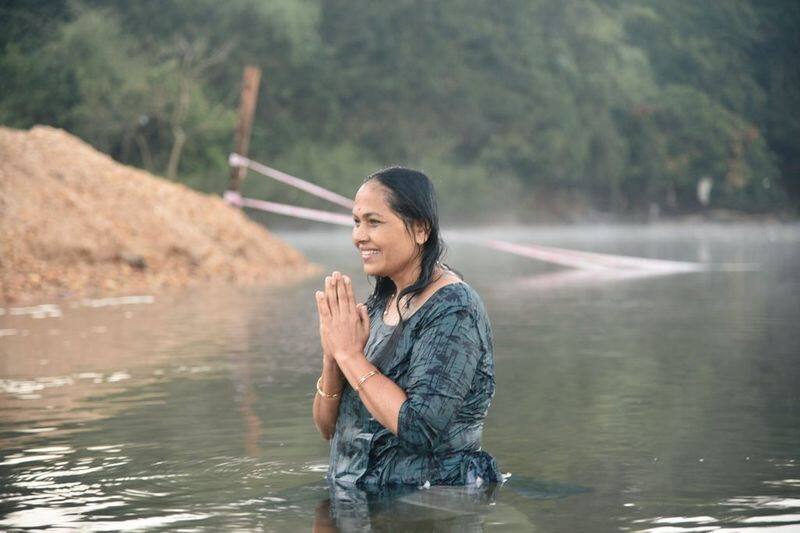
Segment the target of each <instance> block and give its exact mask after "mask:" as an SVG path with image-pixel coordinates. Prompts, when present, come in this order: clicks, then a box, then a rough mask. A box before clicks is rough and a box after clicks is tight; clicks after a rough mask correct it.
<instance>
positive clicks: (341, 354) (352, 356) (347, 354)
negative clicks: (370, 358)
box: [333, 350, 366, 366]
mask: <svg viewBox="0 0 800 533" xmlns="http://www.w3.org/2000/svg"><path fill="white" fill-rule="evenodd" d="M360 358H364V359H366V357H364V353H363V352H357V351H354V350H340V351H338V352H334V353H333V359H334V361H335V362H336V363H337V364H338V365H339V366H341V365H342V363H348V362H351V361H355V360H358V359H360Z"/></svg>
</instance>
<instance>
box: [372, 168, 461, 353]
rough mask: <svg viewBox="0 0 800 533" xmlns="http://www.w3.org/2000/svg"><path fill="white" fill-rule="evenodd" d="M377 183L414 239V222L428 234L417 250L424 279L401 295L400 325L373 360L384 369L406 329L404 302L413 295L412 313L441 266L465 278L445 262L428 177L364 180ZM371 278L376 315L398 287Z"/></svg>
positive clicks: (377, 175) (386, 172)
mask: <svg viewBox="0 0 800 533" xmlns="http://www.w3.org/2000/svg"><path fill="white" fill-rule="evenodd" d="M373 180H374V181H376V182H378V183H380V184H381V185H382V186H383V187H384V188H385V189H386V203H387V204H388V205H389V208H390V209H391V210H392V211H394V213H395V214H396V215H397V216H399V217H400V218H401V219H402V220H403V223H404V224H405V227H406V230H407V231H408V233H409V234H410V235H412V237H413V234H414V226H413V224H414V222H417V223H418V224H422V227H423V228H425V230H426V232H427V233H428V240H427V241H425V243H424V244H422V245H421V246H419V247H418V250H417V253H418V255H419V257H420V267H421V268H420V275H419V277H418V278H417V280H416V281H415V282H414V283H412V284H411V285H409V286H408V287H406V288H405V289H403V290H402V291H400V294H399V295H398V297H397V299H396V302H395V305H397V314H398V316H399V317H400V322H399V323H398V324H397V327H395V328H394V331H393V332H392V335H391V337H390V338H389V342H387V343H386V345H385V347H384V348H382V349H381V353H380V354H378V356H377V357H376V358H375V359H374V360H373V363H374V364H375V365H376V366H378V367H380V364H379V362H381V361H383V360H384V359H385V358H388V357H389V356H390V355H391V354H392V353H393V352H394V350H395V348H396V346H397V342H398V341H399V339H400V335H401V334H402V331H403V328H404V327H405V322H406V321H405V320H404V319H403V315H402V313H401V312H400V300H401V299H402V298H403V297H404V296H405V295H407V294H409V295H410V296H409V298H408V300H407V301H406V303H405V309H408V308H409V306H410V304H411V302H412V300H413V299H414V298H416V297H417V296H418V295H419V294H420V293H422V291H423V290H425V288H426V287H427V286H428V285H429V284H430V283H431V282H432V281H433V272H434V268H435V267H436V265H437V263H438V264H441V265H442V266H443V267H445V268H446V269H448V270H451V271H452V272H454V273H455V274H456V275H457V276H458V277H459V278H461V279H462V280H463V279H464V277H463V276H462V275H461V273H460V272H458V271H456V270H455V269H453V268H452V267H450V266H449V265H447V264H445V263H443V262H442V259H444V257H445V255H446V253H447V245H446V244H445V242H444V241H443V240H442V238H441V232H440V229H439V208H438V205H437V202H436V191H435V189H434V187H433V183H432V182H431V180H430V179H429V178H428V176H426V175H425V174H424V173H422V172H420V171H418V170H412V169H409V168H405V167H401V166H392V167H388V168H384V169H381V170H378V171H377V172H374V173H372V174H370V175H369V176H367V177H366V178H365V179H364V182H363V183H367V182H370V181H373ZM362 185H363V184H362ZM370 277H372V278H374V279H375V286H374V289H373V291H372V294H371V295H370V296H369V298H368V299H367V302H366V305H367V310H368V311H369V313H370V315H372V311H373V310H375V309H377V308H385V306H386V304H387V303H388V301H389V298H391V297H392V295H393V294H394V293H395V291H396V289H397V287H396V286H395V284H394V281H392V279H391V278H389V277H387V276H370Z"/></svg>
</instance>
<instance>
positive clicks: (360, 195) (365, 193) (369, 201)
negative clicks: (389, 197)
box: [353, 181, 391, 216]
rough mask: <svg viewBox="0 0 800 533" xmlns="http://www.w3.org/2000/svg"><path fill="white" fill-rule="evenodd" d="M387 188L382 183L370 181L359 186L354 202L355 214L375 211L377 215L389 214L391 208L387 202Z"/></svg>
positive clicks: (363, 214)
mask: <svg viewBox="0 0 800 533" xmlns="http://www.w3.org/2000/svg"><path fill="white" fill-rule="evenodd" d="M386 192H387V191H386V188H385V187H383V186H382V185H380V184H378V183H376V182H374V181H368V182H367V183H365V184H363V185H362V186H361V187H359V188H358V191H357V192H356V197H355V199H354V202H353V204H354V205H353V214H354V215H358V216H365V215H367V214H370V213H373V214H376V215H384V216H388V215H390V214H391V208H390V207H389V204H388V203H387V202H386Z"/></svg>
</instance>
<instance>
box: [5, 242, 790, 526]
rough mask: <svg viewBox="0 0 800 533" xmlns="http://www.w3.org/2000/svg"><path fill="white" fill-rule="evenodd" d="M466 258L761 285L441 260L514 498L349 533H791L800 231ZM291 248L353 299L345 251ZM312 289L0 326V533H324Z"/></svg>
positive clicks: (350, 256) (419, 502)
mask: <svg viewBox="0 0 800 533" xmlns="http://www.w3.org/2000/svg"><path fill="white" fill-rule="evenodd" d="M472 234H474V235H479V236H484V237H492V238H497V239H504V240H509V241H512V242H517V243H539V244H548V245H553V246H563V247H567V248H569V247H573V248H575V249H581V250H589V251H598V252H607V253H619V254H627V255H636V256H641V257H652V258H660V259H674V260H681V261H698V262H703V263H709V264H718V263H755V264H757V265H758V267H759V268H758V270H744V271H707V272H695V273H684V274H679V275H673V276H660V277H653V278H646V279H635V280H608V279H605V280H604V279H597V278H590V277H585V276H583V277H576V276H573V275H570V274H565V273H563V272H564V270H563V269H561V268H558V267H553V266H548V265H545V264H542V263H538V262H535V261H532V260H530V259H526V258H523V257H519V256H514V255H509V254H505V253H501V252H494V251H491V252H488V251H483V250H482V249H480V248H476V247H475V245H472V244H466V243H462V244H455V243H453V244H452V245H451V252H450V255H449V261H448V262H449V263H450V264H452V265H453V266H455V267H456V268H457V269H459V270H460V271H461V272H462V273H463V274H464V275H465V277H466V279H467V281H468V282H469V283H470V284H472V286H473V287H475V288H476V290H477V291H478V292H479V293H480V294H481V295H482V297H483V299H484V302H485V304H486V307H487V310H488V312H489V315H490V317H491V320H492V324H493V327H494V334H495V343H496V346H495V349H496V351H495V363H496V371H497V395H496V397H495V401H494V403H493V405H492V408H491V410H490V413H489V417H488V419H487V424H486V429H485V433H484V447H485V449H487V450H488V451H490V452H491V453H492V454H493V455H494V456H495V457H496V458H497V459H498V462H499V464H500V467H501V469H502V470H503V472H511V473H512V477H511V480H510V481H509V484H508V485H507V486H503V487H500V488H497V487H494V488H485V489H487V490H484V491H478V492H472V493H469V492H465V491H463V490H460V489H456V490H452V489H446V488H437V487H432V488H431V489H429V490H422V491H413V492H410V493H408V494H403V495H388V496H386V497H373V496H369V497H367V496H365V495H356V496H354V497H353V500H352V501H351V502H349V503H348V502H347V501H346V500H341V499H340V500H336V501H335V502H334V506H333V508H334V509H333V511H334V513H335V514H336V515H337V517H338V520H339V522H338V524H339V526H341V527H342V529H348V528H350V529H356V528H364V527H369V524H370V523H371V527H372V529H374V530H387V529H393V530H402V529H406V528H408V529H412V528H413V529H426V528H427V529H431V528H434V527H435V528H437V530H455V531H464V530H478V531H480V530H489V531H496V530H502V531H518V530H519V531H556V532H560V531H564V532H574V531H654V532H656V531H657V532H662V531H664V532H666V531H679V532H680V531H770V532H773V531H776V532H777V531H794V530H800V387H798V383H800V359H798V354H800V334H798V331H797V320H798V316H800V272H799V271H798V270H799V269H798V266H800V227H798V226H739V227H735V228H732V227H725V226H692V227H688V226H674V227H665V226H660V227H647V228H627V227H591V228H589V227H582V228H553V229H535V228H534V229H532V228H495V229H491V230H488V229H487V230H481V231H478V232H472ZM281 236H282V237H283V238H285V239H286V240H288V241H290V242H292V243H293V244H295V245H296V246H297V247H299V248H300V249H301V250H302V251H304V252H305V253H306V254H307V255H308V256H309V257H310V258H311V259H312V260H313V261H315V262H316V263H318V264H320V265H322V266H323V267H324V268H325V269H326V270H328V271H331V270H334V269H340V270H342V271H344V272H346V273H349V274H351V275H353V277H354V278H355V283H356V285H355V286H356V290H357V294H358V295H360V297H361V298H362V299H363V297H364V296H365V295H366V292H367V290H368V288H369V287H368V284H367V282H366V280H365V279H364V277H363V275H359V272H360V268H359V264H360V263H359V259H358V257H357V256H356V254H355V250H354V249H353V248H352V246H351V245H350V242H349V235H348V232H347V230H331V231H324V232H323V231H320V232H316V233H298V232H291V233H289V232H285V233H283V234H281ZM319 281H320V280H309V281H308V282H306V283H303V284H300V285H297V286H294V287H289V288H281V289H246V288H240V289H230V288H228V289H220V288H216V289H205V290H195V291H193V292H191V293H188V294H177V295H169V294H163V295H161V294H157V295H153V296H154V297H153V298H142V299H138V300H136V299H134V300H128V301H122V300H116V301H115V300H109V301H85V302H81V301H73V302H51V303H55V304H57V305H56V306H53V307H49V308H39V309H27V310H24V309H23V310H20V309H16V308H15V309H12V308H6V309H4V310H3V314H2V316H0V402H1V403H0V480H2V481H1V482H0V483H2V484H1V485H0V501H1V503H0V529H4V530H24V529H27V528H30V529H37V530H40V529H45V528H52V529H55V530H59V529H60V530H76V529H78V530H87V531H118V530H139V529H155V530H158V529H162V530H170V531H172V530H182V531H194V530H218V529H222V528H224V529H236V530H267V531H295V530H308V529H311V528H312V526H314V525H316V528H317V530H321V531H322V530H326V529H325V527H326V524H327V525H330V519H329V518H328V517H329V516H330V512H331V511H330V510H329V508H330V502H329V501H328V498H329V494H328V491H327V489H326V488H325V486H324V484H323V483H321V480H322V478H323V475H324V471H325V468H326V465H327V455H328V443H327V442H326V441H324V440H322V439H321V438H320V437H319V436H318V434H317V433H316V430H315V428H314V425H313V422H312V420H311V402H312V399H313V394H314V382H315V381H316V378H317V376H318V375H319V365H320V359H321V355H320V351H319V345H318V342H319V341H318V338H317V336H316V331H317V330H316V322H315V305H314V301H313V291H314V290H315V289H316V288H318V286H319V285H320V283H319ZM512 481H513V482H514V483H515V484H512Z"/></svg>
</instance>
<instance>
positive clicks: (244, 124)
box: [228, 66, 261, 192]
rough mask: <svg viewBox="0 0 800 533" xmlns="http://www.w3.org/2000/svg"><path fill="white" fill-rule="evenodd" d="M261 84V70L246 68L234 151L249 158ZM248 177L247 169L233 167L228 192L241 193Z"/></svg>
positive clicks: (252, 67)
mask: <svg viewBox="0 0 800 533" xmlns="http://www.w3.org/2000/svg"><path fill="white" fill-rule="evenodd" d="M260 82H261V69H259V68H258V67H254V66H247V67H245V68H244V75H243V76H242V95H241V99H240V100H239V120H238V122H237V123H236V140H235V144H236V146H235V148H234V151H235V152H236V153H237V154H239V155H242V156H244V157H247V152H248V151H249V150H250V132H251V130H252V127H253V115H254V114H255V111H256V103H257V102H258V85H259V83H260ZM246 176H247V168H246V167H234V166H232V167H231V179H230V183H229V184H228V190H230V191H236V192H239V187H240V185H241V183H242V180H243V179H244V178H245V177H246Z"/></svg>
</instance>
